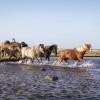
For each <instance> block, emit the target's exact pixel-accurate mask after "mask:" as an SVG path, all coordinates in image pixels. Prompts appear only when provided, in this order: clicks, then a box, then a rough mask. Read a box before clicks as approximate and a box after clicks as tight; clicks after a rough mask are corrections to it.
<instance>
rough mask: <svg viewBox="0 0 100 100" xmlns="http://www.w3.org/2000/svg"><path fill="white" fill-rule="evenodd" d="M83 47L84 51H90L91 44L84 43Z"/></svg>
mask: <svg viewBox="0 0 100 100" xmlns="http://www.w3.org/2000/svg"><path fill="white" fill-rule="evenodd" d="M81 48H83V50H84V51H86V52H88V51H90V49H91V44H87V43H86V44H83V45H81Z"/></svg>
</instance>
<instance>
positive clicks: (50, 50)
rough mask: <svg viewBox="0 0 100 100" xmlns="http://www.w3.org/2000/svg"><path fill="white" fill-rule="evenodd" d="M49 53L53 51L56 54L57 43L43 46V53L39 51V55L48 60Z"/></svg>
mask: <svg viewBox="0 0 100 100" xmlns="http://www.w3.org/2000/svg"><path fill="white" fill-rule="evenodd" d="M51 53H54V54H55V56H57V45H56V44H53V45H50V46H45V52H44V54H43V53H41V56H44V57H45V59H46V60H48V61H49V60H50V55H51Z"/></svg>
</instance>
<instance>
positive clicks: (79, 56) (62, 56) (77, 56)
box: [53, 44, 91, 65]
mask: <svg viewBox="0 0 100 100" xmlns="http://www.w3.org/2000/svg"><path fill="white" fill-rule="evenodd" d="M90 48H91V44H83V45H81V46H80V47H79V48H76V49H65V50H63V51H61V52H60V53H59V56H58V59H57V61H56V62H54V63H53V65H55V64H60V63H61V62H62V61H65V62H67V60H68V59H73V60H77V61H78V62H77V65H78V63H79V62H80V61H81V60H83V57H84V55H85V53H86V52H88V51H90Z"/></svg>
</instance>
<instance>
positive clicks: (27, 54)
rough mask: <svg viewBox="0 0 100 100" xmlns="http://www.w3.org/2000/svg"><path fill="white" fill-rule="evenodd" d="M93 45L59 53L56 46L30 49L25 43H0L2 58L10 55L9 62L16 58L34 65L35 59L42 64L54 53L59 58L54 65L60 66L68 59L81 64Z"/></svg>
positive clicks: (41, 46)
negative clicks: (29, 61)
mask: <svg viewBox="0 0 100 100" xmlns="http://www.w3.org/2000/svg"><path fill="white" fill-rule="evenodd" d="M90 49H91V44H87V43H85V44H82V45H81V46H80V47H79V48H75V49H64V50H62V51H60V52H59V54H58V52H57V50H58V47H57V45H56V44H52V45H50V46H45V45H44V44H38V45H36V46H32V47H29V46H28V44H27V43H25V42H21V43H20V42H16V41H9V40H6V41H5V42H1V43H0V58H1V59H2V57H4V56H5V55H9V60H10V59H11V58H12V57H14V58H15V59H21V60H22V63H23V61H27V60H28V59H31V61H32V63H33V62H34V59H37V61H38V63H41V62H42V58H43V57H44V58H45V60H48V61H49V60H50V56H51V54H52V53H54V56H58V58H57V60H56V61H54V63H53V64H54V65H56V64H60V63H61V62H62V61H65V62H67V60H68V59H73V60H77V61H78V62H80V61H81V60H83V57H84V55H85V53H86V52H88V51H90Z"/></svg>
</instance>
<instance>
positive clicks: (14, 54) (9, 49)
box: [1, 45, 19, 60]
mask: <svg viewBox="0 0 100 100" xmlns="http://www.w3.org/2000/svg"><path fill="white" fill-rule="evenodd" d="M1 52H2V53H6V54H8V55H9V60H10V58H11V57H15V58H16V59H17V58H18V56H17V53H19V49H18V48H16V46H13V45H9V46H8V47H5V48H3V49H2V51H1Z"/></svg>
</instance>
